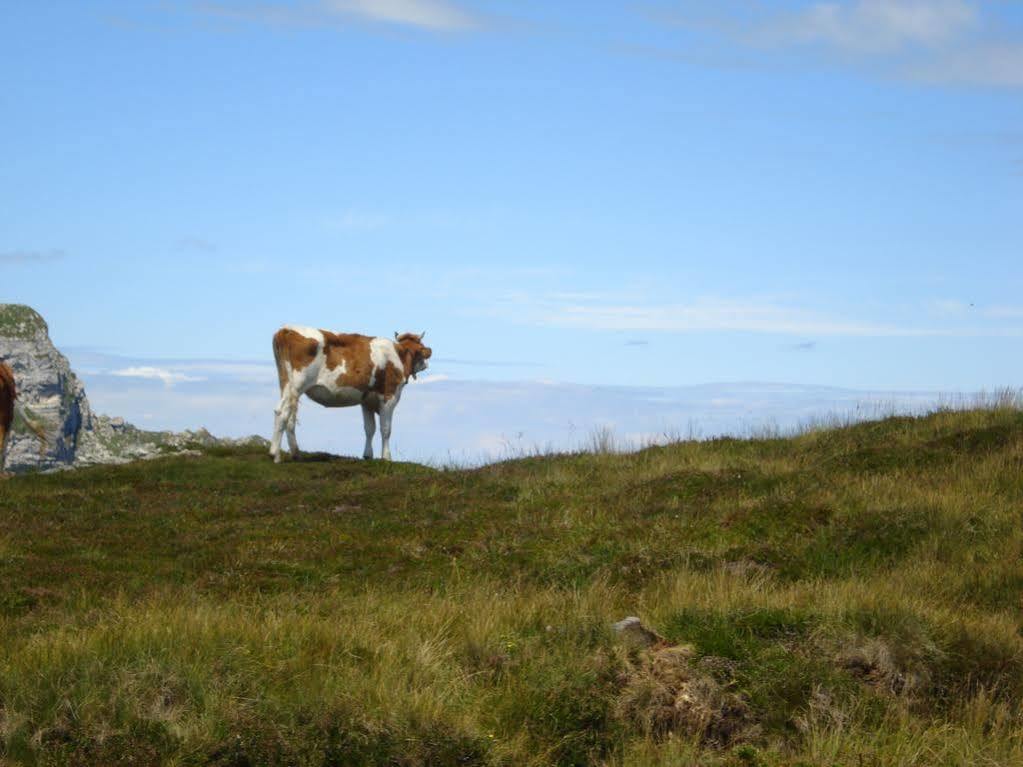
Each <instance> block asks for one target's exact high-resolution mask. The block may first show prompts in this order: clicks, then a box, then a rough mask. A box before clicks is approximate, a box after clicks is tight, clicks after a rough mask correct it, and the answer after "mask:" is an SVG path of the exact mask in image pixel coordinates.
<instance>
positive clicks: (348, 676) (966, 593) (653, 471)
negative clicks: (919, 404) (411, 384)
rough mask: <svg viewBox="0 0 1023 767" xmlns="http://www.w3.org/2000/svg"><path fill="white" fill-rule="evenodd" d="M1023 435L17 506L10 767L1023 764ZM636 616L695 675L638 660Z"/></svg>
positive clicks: (687, 450)
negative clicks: (725, 716)
mask: <svg viewBox="0 0 1023 767" xmlns="http://www.w3.org/2000/svg"><path fill="white" fill-rule="evenodd" d="M1012 404H1014V403H993V404H992V406H990V407H987V408H983V409H977V410H971V411H951V410H949V411H942V412H938V413H935V414H932V415H929V416H926V417H922V418H905V417H899V418H895V417H893V418H888V419H885V420H882V421H878V422H870V423H862V424H857V425H852V426H846V427H844V428H838V429H815V430H812V431H807V432H806V433H804V434H802V435H798V436H793V437H787V438H775V439H749V440H737V439H720V440H710V441H706V442H679V443H677V444H672V445H668V446H664V447H652V448H649V449H647V450H643V451H641V452H638V453H634V454H628V455H614V454H608V453H606V452H605V453H601V454H583V455H565V456H546V457H531V458H526V459H522V460H516V461H509V462H506V463H502V464H498V465H492V466H486V467H483V468H479V469H472V470H461V469H448V470H438V469H431V468H426V467H422V466H416V465H409V464H386V463H382V462H362V461H354V460H344V459H332V458H327V457H324V456H306V457H305V460H301V461H298V462H292V463H284V464H281V465H276V466H275V465H273V464H272V463H271V462H270V460H269V458H267V457H266V456H265V455H263V454H262V453H261V452H258V451H249V450H244V449H240V450H223V449H217V450H212V451H210V452H209V453H207V454H206V455H204V456H201V457H195V456H191V457H172V458H164V459H160V460H157V461H151V462H145V463H138V464H131V465H126V466H120V467H111V468H94V469H88V470H81V471H76V472H69V473H61V474H52V475H37V476H22V477H17V478H15V479H12V480H8V481H6V482H3V483H0V763H3V764H22V763H26V764H40V765H50V764H76V765H78V764H97V765H98V764H103V765H106V764H116V763H128V762H130V763H132V764H154V765H155V764H171V765H199V764H217V765H224V766H227V765H232V766H235V767H242V765H262V764H266V765H282V766H283V765H359V764H365V765H371V764H372V765H375V764H387V765H410V766H411V765H585V764H607V765H616V766H618V767H636V766H638V765H663V766H665V767H667V766H675V765H678V766H681V765H691V764H707V765H791V766H792V767H795V765H820V766H821V767H823V766H824V765H850V767H852V766H854V765H855V766H856V767H859V766H860V765H891V764H897V765H935V766H937V765H955V764H960V765H974V764H985V765H1006V766H1008V765H1017V764H1020V763H1023V710H1021V708H1020V701H1021V700H1023V633H1021V632H1023V622H1021V618H1023V613H1021V608H1023V597H1021V593H1023V592H1021V586H1023V526H1021V519H1023V413H1021V412H1020V410H1019V408H1018V407H1016V406H1009V405H1012ZM632 614H635V615H639V616H641V617H642V619H643V620H644V622H645V623H646V624H647V625H648V626H650V627H652V628H654V629H655V630H657V631H658V632H660V633H661V634H662V635H664V636H665V637H666V638H667V639H668V640H669V641H671V642H673V643H677V644H680V645H683V646H684V647H685V648H688V649H685V650H684V652H682V653H681V654H678V655H673V656H668V655H665V654H663V653H662V654H658V653H643V652H641V651H637V650H635V649H630V648H628V647H626V646H624V645H622V644H621V643H620V642H619V641H618V640H616V638H615V637H614V636H613V634H612V632H611V629H610V624H611V623H612V622H613V621H615V620H618V619H620V618H622V617H624V616H625V615H632ZM686 690H689V691H694V692H692V694H691V695H690V693H687V692H685V691H686ZM687 695H689V696H690V697H689V698H687V697H686V696H687ZM694 695H695V696H696V698H695V699H694V700H693V701H690V702H688V703H687V702H686V701H687V700H690V698H692V696H694ZM700 696H703V697H700ZM664 701H668V704H667V705H666V704H665V703H664ZM680 701H681V702H680ZM694 701H695V702H694ZM726 704H727V706H731V709H730V710H731V711H732V713H733V714H734V716H735V717H736V718H739V719H741V720H742V728H741V729H738V730H736V731H735V733H736V734H734V735H732V734H726V735H721V734H720V733H721V732H724V730H722V729H721V725H720V716H719V715H720V714H721V711H723V710H724V709H720V710H718V709H714V706H718V707H721V706H725V705H726ZM700 705H703V706H705V707H707V706H709V707H710V708H707V709H706V711H705V712H704V713H706V716H704V718H702V719H701V718H700V716H702V714H700V711H703V709H699V706H700ZM672 706H674V708H673V707H672ZM680 707H681V708H680ZM698 709H699V710H698ZM711 709H714V710H711ZM698 714H700V716H698ZM708 717H710V718H708ZM714 717H718V718H717V719H714ZM715 728H717V729H715ZM729 732H731V731H729Z"/></svg>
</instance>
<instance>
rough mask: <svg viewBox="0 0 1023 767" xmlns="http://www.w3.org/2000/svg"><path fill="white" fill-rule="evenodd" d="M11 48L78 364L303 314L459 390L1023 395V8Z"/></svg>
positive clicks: (5, 222) (490, 13)
mask: <svg viewBox="0 0 1023 767" xmlns="http://www.w3.org/2000/svg"><path fill="white" fill-rule="evenodd" d="M0 33H2V35H3V53H2V56H3V62H4V65H3V66H2V67H0V166H2V168H3V172H2V173H0V202H2V204H0V270H2V271H0V273H2V275H3V279H2V280H0V301H4V302H12V301H14V302H22V303H28V304H31V305H32V306H34V307H35V308H37V309H38V310H39V311H40V312H42V313H43V314H44V316H45V317H46V318H47V320H48V321H49V323H50V326H51V330H52V334H53V337H54V340H55V341H56V342H57V343H58V344H59V345H60V346H61V347H62V348H65V349H70V350H74V351H76V353H79V354H83V353H85V352H100V353H103V354H107V355H120V356H121V357H124V358H132V359H138V358H144V359H149V360H153V361H154V364H153V365H152V366H151V367H154V368H156V369H160V370H167V369H169V368H167V367H166V366H164V367H160V364H159V361H160V360H168V359H177V360H179V361H180V360H183V359H189V360H196V359H198V360H203V359H205V360H211V359H215V360H228V361H240V360H256V361H258V360H266V359H268V358H269V346H270V344H269V339H270V336H271V334H272V333H273V331H274V330H275V328H276V327H278V326H279V325H280V324H282V323H285V322H296V323H302V324H310V325H317V326H321V327H327V328H331V329H336V330H352V331H360V332H366V333H374V334H389V333H390V332H392V331H394V330H406V329H408V330H414V331H419V330H423V329H425V330H426V331H427V339H428V341H429V342H430V343H432V345H433V347H434V350H435V358H436V362H435V364H434V366H433V370H432V372H433V374H434V375H437V376H445V377H448V378H451V379H456V380H486V381H492V382H493V381H536V380H546V381H557V382H563V383H573V384H586V385H614V386H675V385H693V384H702V383H707V382H720V381H726V382H727V381H773V382H795V383H801V384H815V385H827V386H839V387H853V388H865V389H866V388H872V389H885V390H919V389H925V390H943V391H949V390H967V389H979V388H983V387H988V388H990V387H995V386H1005V385H1015V386H1019V385H1020V384H1021V383H1023V354H1021V353H1020V349H1021V343H1023V268H1021V265H1020V256H1021V254H1023V247H1021V246H1023V225H1021V222H1023V5H1021V4H1016V3H1007V2H1000V3H995V2H991V3H979V2H967V0H847V1H846V2H829V3H825V2H773V3H758V2H713V3H711V2H695V3H681V2H676V3H671V2H660V1H658V0H650V2H642V1H639V2H563V3H549V2H547V3H541V2H498V1H496V0H494V1H492V2H482V1H475V2H474V1H472V0H464V1H459V0H307V1H305V2H292V3H288V2H276V1H274V0H265V1H262V2H256V1H255V0H253V1H251V2H248V1H239V2H230V1H229V0H208V1H206V2H199V1H196V2H184V1H182V2H172V1H171V0H162V1H159V2H148V1H147V0H132V1H131V2H114V1H112V0H111V1H103V0H94V1H91V2H81V1H79V0H75V1H74V2H71V1H70V0H66V1H64V2H47V3H17V4H15V3H8V4H6V5H5V8H4V10H3V11H2V12H0ZM134 367H139V366H138V365H134ZM126 369H130V367H129V368H126ZM161 382H162V385H171V386H172V385H176V383H179V382H178V381H175V380H173V379H171V380H169V381H168V380H167V379H161ZM184 383H187V382H184Z"/></svg>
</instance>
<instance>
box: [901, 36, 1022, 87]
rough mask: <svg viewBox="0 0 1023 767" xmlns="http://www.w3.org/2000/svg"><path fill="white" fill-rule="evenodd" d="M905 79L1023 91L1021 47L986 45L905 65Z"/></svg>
mask: <svg viewBox="0 0 1023 767" xmlns="http://www.w3.org/2000/svg"><path fill="white" fill-rule="evenodd" d="M904 74H905V75H906V77H908V78H910V79H914V80H920V81H923V82H938V83H954V84H960V85H995V86H1002V87H1010V88H1020V87H1023V44H1012V43H1000V42H997V43H996V42H986V43H980V44H977V45H973V46H970V47H967V48H964V49H962V50H956V51H950V52H948V53H947V54H945V55H943V56H941V57H939V58H935V59H933V60H930V61H925V62H920V63H916V64H912V65H908V66H907V67H906V68H905V70H904Z"/></svg>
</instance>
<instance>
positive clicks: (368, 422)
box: [362, 403, 377, 461]
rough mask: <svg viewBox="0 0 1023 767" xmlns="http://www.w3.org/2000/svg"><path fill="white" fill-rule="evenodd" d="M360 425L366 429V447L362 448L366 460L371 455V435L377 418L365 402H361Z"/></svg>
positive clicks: (373, 432) (374, 429) (375, 426)
mask: <svg viewBox="0 0 1023 767" xmlns="http://www.w3.org/2000/svg"><path fill="white" fill-rule="evenodd" d="M362 426H363V428H364V429H365V430H366V447H365V448H363V451H362V457H363V458H365V459H366V460H367V461H368V460H369V459H370V458H372V457H373V435H374V434H376V430H377V419H376V415H375V414H374V413H373V408H371V407H370V406H369V405H367V404H366V403H363V404H362Z"/></svg>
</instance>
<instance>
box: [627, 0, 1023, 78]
mask: <svg viewBox="0 0 1023 767" xmlns="http://www.w3.org/2000/svg"><path fill="white" fill-rule="evenodd" d="M998 12H999V9H998V8H997V6H996V5H995V4H988V5H984V4H981V3H977V2H968V1H967V0H845V1H844V2H811V3H805V4H803V5H802V6H801V7H798V8H796V9H794V10H776V9H774V8H772V7H771V6H769V5H767V4H764V3H753V4H742V5H736V4H722V5H721V6H720V7H719V8H718V9H717V10H715V11H712V12H710V13H709V14H708V13H704V14H699V15H698V14H693V13H687V12H684V11H674V10H672V11H665V10H663V9H662V10H660V11H658V12H656V13H652V12H649V11H648V12H647V14H646V15H647V16H648V17H650V18H652V19H654V20H655V21H657V22H659V23H662V24H666V25H669V26H678V27H681V28H685V29H687V30H689V31H691V32H696V33H697V34H701V35H704V36H707V37H710V38H717V39H718V40H719V41H723V42H725V43H730V44H732V45H733V46H737V47H739V48H743V49H746V50H747V51H757V52H759V53H760V54H761V55H768V54H780V53H788V54H793V55H799V54H806V55H812V56H815V57H823V58H825V59H831V60H832V61H833V62H834V63H841V64H844V65H854V66H855V65H857V64H862V65H864V66H865V67H868V68H869V69H871V70H874V71H879V72H882V73H885V74H886V75H887V76H889V77H893V78H897V79H902V80H911V81H918V82H926V83H931V84H948V85H986V86H1002V87H1021V86H1023V40H1020V39H1019V33H1018V30H1016V31H1015V35H1014V30H1011V29H1008V28H1005V29H1002V28H1001V26H1000V24H999V20H998V18H997V14H998Z"/></svg>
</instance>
